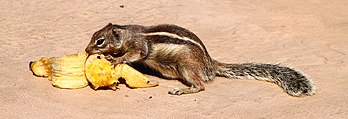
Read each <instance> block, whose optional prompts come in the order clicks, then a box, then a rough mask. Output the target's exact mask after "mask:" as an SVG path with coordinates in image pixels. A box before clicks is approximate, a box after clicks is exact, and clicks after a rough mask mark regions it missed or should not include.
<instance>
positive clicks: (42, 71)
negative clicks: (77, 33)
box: [29, 52, 158, 90]
mask: <svg viewBox="0 0 348 119" xmlns="http://www.w3.org/2000/svg"><path fill="white" fill-rule="evenodd" d="M29 66H30V70H31V71H32V72H33V74H34V75H36V76H39V77H48V79H49V80H50V81H52V85H53V86H55V87H58V88H68V89H75V88H83V87H86V86H87V85H88V82H89V83H90V84H91V87H92V88H93V89H95V90H96V89H98V88H100V87H109V88H111V89H113V90H116V88H117V87H116V86H117V84H118V83H119V81H118V79H119V78H121V77H122V78H124V79H125V82H126V84H127V85H128V86H129V87H131V88H146V87H153V86H157V85H158V83H157V82H154V83H152V82H151V83H150V81H149V80H148V78H147V77H146V76H145V75H143V74H142V73H140V72H138V71H137V70H135V69H133V68H132V67H130V66H128V65H127V64H118V65H116V66H114V65H113V64H111V63H110V62H109V61H108V60H106V59H105V57H104V56H103V55H99V54H93V55H90V56H88V54H87V53H84V52H82V53H78V54H73V55H67V56H63V57H52V58H41V59H40V60H38V61H32V62H30V64H29Z"/></svg>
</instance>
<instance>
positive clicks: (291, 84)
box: [216, 62, 315, 97]
mask: <svg viewBox="0 0 348 119" xmlns="http://www.w3.org/2000/svg"><path fill="white" fill-rule="evenodd" d="M217 64H218V67H217V72H216V74H217V75H218V76H224V77H228V78H240V79H254V80H263V81H268V82H273V83H276V84H278V85H279V86H280V87H282V88H283V89H284V91H285V92H286V93H288V94H289V95H291V96H296V97H299V96H306V95H314V94H315V87H314V84H313V82H312V81H311V80H309V79H307V78H306V77H305V76H304V75H303V74H301V73H300V72H298V71H295V70H293V69H291V68H288V67H282V66H279V65H274V64H254V63H245V64H225V63H220V62H217Z"/></svg>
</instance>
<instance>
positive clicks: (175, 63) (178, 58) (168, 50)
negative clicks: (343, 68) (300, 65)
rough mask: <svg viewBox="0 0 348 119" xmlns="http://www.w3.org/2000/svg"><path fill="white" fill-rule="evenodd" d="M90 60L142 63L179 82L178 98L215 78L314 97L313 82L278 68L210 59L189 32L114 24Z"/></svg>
mask: <svg viewBox="0 0 348 119" xmlns="http://www.w3.org/2000/svg"><path fill="white" fill-rule="evenodd" d="M85 51H86V52H87V53H89V54H104V55H105V56H106V57H107V59H108V60H110V61H111V62H113V63H114V64H119V63H139V64H142V65H145V66H147V67H149V68H151V69H153V70H155V71H157V72H159V73H160V74H161V75H162V76H164V77H165V78H168V79H180V80H182V82H183V83H185V84H187V85H188V88H173V89H171V90H170V91H169V92H168V93H169V94H173V95H181V94H190V93H197V92H200V91H203V90H205V88H204V85H203V82H209V81H212V80H213V79H214V78H215V77H216V76H222V77H227V78H238V79H252V80H263V81H267V82H272V83H275V84H277V85H279V86H280V87H281V88H283V90H284V91H285V92H286V93H287V94H289V95H291V96H295V97H300V96H310V95H314V94H315V87H314V84H313V82H312V81H311V80H309V79H307V78H306V77H305V76H304V75H303V74H302V73H300V72H298V71H295V70H294V69H291V68H288V67H283V66H279V64H258V63H242V64H228V63H222V62H219V61H216V60H214V59H212V58H211V57H210V55H209V54H208V52H207V50H206V48H205V46H204V44H203V42H202V41H201V40H200V39H199V38H198V37H197V36H196V35H195V34H194V33H193V32H191V31H189V30H188V29H186V28H183V27H180V26H177V25H172V24H160V25H155V26H142V25H116V24H112V23H109V24H108V25H107V26H105V27H103V28H102V29H100V30H98V31H97V32H95V33H94V34H93V36H92V38H91V41H90V42H89V44H88V46H87V47H86V49H85Z"/></svg>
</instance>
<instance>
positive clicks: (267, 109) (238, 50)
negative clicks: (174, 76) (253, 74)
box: [0, 0, 348, 119]
mask: <svg viewBox="0 0 348 119" xmlns="http://www.w3.org/2000/svg"><path fill="white" fill-rule="evenodd" d="M122 5H123V8H122V7H120V6H122ZM347 6H348V1H347V0H331V1H330V2H329V1H327V0H292V1H289V0H268V1H264V0H242V1H238V0H216V1H214V0H173V1H167V0H157V1H155V0H151V1H143V0H132V1H126V0H108V1H103V2H102V1H99V0H95V1H92V0H80V1H77V0H66V1H64V0H56V1H53V0H31V1H29V0H16V1H15V0H1V1H0V9H1V10H0V23H1V25H0V38H1V40H0V47H1V48H0V56H1V60H0V66H1V68H0V95H1V96H0V105H1V106H0V118H105V117H106V118H112V117H113V118H335V119H336V118H348V93H347V90H348V73H347V71H348V63H347V61H348V56H347V54H348V7H347ZM108 22H112V23H116V24H142V25H155V24H161V23H171V24H177V25H180V26H183V27H186V28H188V29H190V30H192V31H193V32H194V33H196V34H197V35H198V36H199V37H200V38H201V39H202V41H203V42H204V43H205V45H206V47H207V49H208V51H209V53H210V54H211V56H212V57H214V58H215V59H217V60H220V61H223V62H231V63H232V62H233V63H236V62H237V63H238V62H240V63H242V62H259V63H281V64H282V65H283V66H290V67H293V68H295V69H298V70H301V71H303V72H304V73H305V74H307V75H308V76H309V77H310V78H311V79H312V80H313V81H314V82H315V83H316V84H317V87H318V91H317V95H315V96H311V97H304V98H295V97H291V96H289V95H287V94H286V93H284V92H283V91H282V90H281V88H279V87H278V86H276V85H275V84H271V83H267V82H261V81H248V80H236V79H226V78H221V77H219V78H216V80H215V81H214V82H213V83H209V84H206V91H203V92H200V93H197V94H191V95H182V96H172V95H169V94H167V91H168V90H170V88H172V87H174V86H179V87H184V85H183V84H181V83H180V82H178V81H175V80H164V79H159V78H157V77H152V76H150V78H151V79H152V80H155V81H158V82H159V83H160V86H158V87H154V88H146V89H129V88H127V87H126V86H124V85H121V86H120V89H119V90H117V91H112V90H98V91H94V90H92V89H91V88H83V89H77V90H63V89H58V88H54V87H52V86H51V84H50V82H49V81H48V80H46V79H45V78H39V77H35V76H33V75H32V73H31V72H30V71H29V70H28V63H29V61H32V60H37V59H39V58H40V57H52V56H63V55H67V54H73V53H76V52H78V51H83V50H84V48H85V47H86V45H87V44H88V42H89V40H90V37H91V35H92V34H93V33H94V32H95V31H96V30H98V29H100V28H101V27H103V26H105V25H106V24H107V23H108Z"/></svg>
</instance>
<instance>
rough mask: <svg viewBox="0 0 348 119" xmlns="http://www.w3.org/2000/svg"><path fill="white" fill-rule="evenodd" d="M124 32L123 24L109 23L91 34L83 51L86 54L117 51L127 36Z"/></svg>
mask: <svg viewBox="0 0 348 119" xmlns="http://www.w3.org/2000/svg"><path fill="white" fill-rule="evenodd" d="M126 32H127V30H126V29H125V28H124V27H123V26H119V25H113V24H111V23H109V24H108V25H106V26H105V27H104V28H102V29H100V30H99V31H97V32H95V33H94V34H93V36H92V39H91V41H90V42H89V44H88V46H87V48H86V49H85V51H86V52H87V53H88V54H108V53H113V54H114V53H117V52H118V51H119V50H120V49H121V48H122V44H123V41H124V39H125V38H127V33H126ZM113 54H110V55H113Z"/></svg>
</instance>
